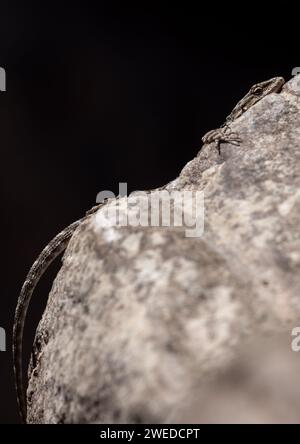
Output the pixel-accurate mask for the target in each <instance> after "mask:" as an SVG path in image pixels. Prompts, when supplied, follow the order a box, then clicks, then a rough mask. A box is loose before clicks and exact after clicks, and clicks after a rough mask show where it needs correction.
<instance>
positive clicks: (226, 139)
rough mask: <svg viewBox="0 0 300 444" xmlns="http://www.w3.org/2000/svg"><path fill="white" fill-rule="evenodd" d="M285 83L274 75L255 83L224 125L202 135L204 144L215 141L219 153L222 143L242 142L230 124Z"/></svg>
mask: <svg viewBox="0 0 300 444" xmlns="http://www.w3.org/2000/svg"><path fill="white" fill-rule="evenodd" d="M283 84H284V79H283V77H274V78H272V79H269V80H265V81H264V82H260V83H257V84H255V85H253V86H252V87H251V88H250V90H249V91H248V93H247V94H246V95H245V96H244V97H243V98H242V99H241V100H240V101H239V102H238V103H237V104H236V106H235V107H234V108H233V110H232V111H231V113H230V114H229V115H228V116H227V117H226V120H225V122H224V123H223V125H221V126H220V128H217V129H214V130H211V131H208V132H207V133H206V134H205V135H204V136H203V137H202V142H203V143H204V144H209V143H213V142H215V143H216V146H217V149H218V151H219V154H221V149H220V144H221V143H231V144H233V145H238V144H239V143H240V142H241V139H240V137H239V136H238V135H237V134H236V133H234V132H232V131H231V130H230V124H231V123H232V122H234V121H235V120H236V119H238V118H239V117H240V116H241V115H243V114H244V113H245V112H246V111H247V110H248V109H249V108H251V107H252V106H253V105H255V104H256V103H257V102H259V101H260V100H261V99H263V98H264V97H265V96H267V95H268V94H271V93H277V92H279V91H280V90H281V88H282V86H283Z"/></svg>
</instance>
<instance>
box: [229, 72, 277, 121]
mask: <svg viewBox="0 0 300 444" xmlns="http://www.w3.org/2000/svg"><path fill="white" fill-rule="evenodd" d="M283 85H284V78H283V77H273V79H270V80H265V81H264V82H260V83H257V84H256V85H253V86H252V87H251V88H250V90H249V92H248V93H247V94H246V95H245V96H244V97H243V98H242V100H240V101H239V102H238V104H237V105H236V106H235V107H234V109H233V110H232V112H231V114H230V115H229V116H228V117H227V119H226V120H227V121H232V120H235V119H237V118H238V117H240V116H241V115H242V114H244V112H246V111H247V110H248V109H249V108H251V106H253V105H255V103H257V102H259V101H260V100H261V99H263V98H264V97H265V96H267V95H268V94H271V93H277V92H279V91H280V90H281V88H282V86H283Z"/></svg>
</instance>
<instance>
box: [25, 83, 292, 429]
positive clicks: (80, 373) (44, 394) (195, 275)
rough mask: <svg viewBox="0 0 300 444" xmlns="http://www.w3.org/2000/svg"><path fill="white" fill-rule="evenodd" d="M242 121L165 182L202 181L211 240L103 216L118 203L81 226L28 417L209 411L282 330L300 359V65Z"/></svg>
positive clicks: (41, 346) (52, 308) (58, 289)
mask: <svg viewBox="0 0 300 444" xmlns="http://www.w3.org/2000/svg"><path fill="white" fill-rule="evenodd" d="M232 129H233V130H234V131H236V132H238V134H239V135H240V137H241V138H242V143H241V144H240V145H239V146H233V145H230V144H222V145H221V155H219V154H218V151H217V150H216V149H215V146H214V145H213V144H210V145H205V146H204V147H203V149H202V150H201V151H200V152H199V154H198V155H197V157H196V158H195V159H193V160H192V161H190V162H189V163H188V164H187V165H186V166H185V167H184V168H183V170H182V172H181V174H180V176H179V177H178V178H177V179H176V180H174V181H173V182H171V183H170V184H168V185H167V186H166V187H165V189H166V190H169V191H171V190H178V191H184V190H194V191H203V192H204V198H205V229H204V234H203V236H202V237H199V238H195V237H194V238H188V237H186V236H185V234H184V229H183V228H181V227H172V226H171V227H146V226H143V227H141V226H137V227H133V226H124V227H120V226H110V225H109V224H106V226H105V224H103V220H105V221H107V219H109V208H110V207H111V208H112V207H113V206H114V205H115V201H113V200H111V201H109V202H108V203H107V204H106V205H105V206H104V207H103V208H101V209H100V210H99V211H98V213H97V214H96V215H93V216H92V217H91V218H90V219H89V220H88V221H86V222H85V223H84V224H82V226H81V227H80V228H79V229H78V230H77V232H76V233H75V235H74V236H73V238H72V240H71V242H70V244H69V246H68V249H67V251H66V253H65V255H64V259H63V266H62V268H61V270H60V272H59V274H58V276H57V278H56V280H55V282H54V285H53V288H52V291H51V294H50V297H49V301H48V305H47V308H46V310H45V313H44V316H43V319H42V321H41V322H40V325H39V327H38V331H37V335H36V340H35V346H34V353H33V357H32V364H31V369H30V372H29V376H30V382H29V388H28V421H29V422H32V423H40V422H43V423H44V422H46V423H105V422H111V423H118V422H126V423H127V422H128V423H132V422H133V423H136V422H146V423H147V422H182V421H189V418H192V421H194V422H197V420H199V421H200V420H201V418H202V419H203V418H204V420H205V421H207V422H209V418H208V417H207V416H205V415H204V416H203V411H206V410H205V409H206V406H207V405H208V403H209V401H208V399H210V398H209V396H208V395H207V387H209V386H210V384H212V386H213V387H214V396H215V399H217V401H216V404H217V405H219V406H220V405H221V406H222V402H223V401H224V390H223V391H222V388H221V386H220V389H219V390H220V391H219V396H220V398H219V400H218V392H217V393H216V387H219V386H218V385H217V383H216V382H215V381H217V379H216V378H218V377H220V376H219V375H221V374H224V372H225V373H226V371H227V372H228V371H229V370H228V369H231V368H232V367H231V366H232V365H233V364H232V363H233V362H235V361H236V360H237V357H238V356H239V350H240V349H241V348H245V347H246V344H249V343H251V341H252V339H253V338H254V337H256V338H257V337H261V336H262V335H266V334H268V335H270V334H274V333H276V334H278V333H279V332H282V334H283V336H284V338H285V343H286V344H287V345H286V347H289V352H290V354H293V358H292V360H293V361H294V360H295V359H298V361H299V359H300V353H298V354H297V353H295V352H291V351H290V341H291V329H292V328H293V327H295V326H297V325H300V273H299V270H300V230H299V220H300V78H299V76H298V77H295V78H293V79H292V80H291V81H289V82H288V83H287V84H286V85H285V86H284V88H283V90H282V92H281V93H279V94H271V95H269V96H267V97H265V98H264V99H263V100H261V101H260V102H258V103H257V104H256V105H255V106H254V107H253V108H251V109H250V110H248V111H247V112H246V113H245V114H244V115H243V116H242V117H240V118H239V119H238V120H237V121H236V122H234V123H233V125H232ZM122 199H123V200H124V199H125V198H121V199H120V200H121V201H122ZM122 211H123V216H125V210H122ZM128 211H134V210H132V209H129V210H128ZM287 338H288V339H287ZM247 347H248V346H247ZM251 356H252V355H251ZM259 356H261V355H258V357H259ZM249 359H250V358H249ZM253 359H254V361H253V360H252V361H251V362H252V364H251V365H249V367H251V368H256V365H254V364H253V362H256V358H255V357H254V358H253ZM259 359H260V358H259ZM279 361H280V359H279ZM267 362H268V361H267ZM266 365H267V364H266ZM258 367H259V363H257V368H258ZM298 368H299V367H298ZM275 380H276V378H275ZM239 381H240V380H239ZM245 384H247V382H245ZM276 384H278V381H277V382H276ZM201 387H206V388H205V390H206V392H205V393H204V392H203V390H202V391H201ZM251 390H252V389H251ZM248 392H249V390H248V391H247V390H246V389H245V390H244V391H242V392H241V393H244V396H245V397H247V393H248ZM195 393H197V396H198V398H197V400H196V401H195ZM212 396H213V395H212ZM242 398H243V397H242ZM192 400H193V401H192ZM222 400H223V401H222ZM201 401H203V402H201ZM219 401H220V402H219ZM244 401H245V399H244ZM197 402H198V404H197ZM228 402H229V401H228ZM192 405H193V406H195V405H198V412H199V416H197V409H195V407H193V408H192V407H191V406H192ZM293 405H294V404H293ZM224 408H225V410H226V408H227V407H226V403H225V407H224ZM191 409H192V410H191ZM291 409H292V407H291ZM213 410H214V411H215V409H213ZM189 411H192V412H193V414H192V415H190V416H189V414H188V412H189ZM195 412H196V413H195ZM201 412H202V413H201ZM298 412H299V404H298ZM250 413H251V412H250ZM250 413H249V415H250V416H249V418H250V420H251V414H250ZM294 413H295V412H293V414H294ZM201 414H202V416H201ZM195 415H196V416H195ZM232 415H233V416H234V412H233V414H232ZM225 416H226V415H225ZM246 416H247V415H246ZM279 416H280V415H279ZM219 417H222V415H219ZM223 417H224V415H223ZM265 417H266V415H265V416H263V415H262V416H261V420H264V419H265ZM249 418H248V419H249ZM267 418H268V419H269V420H270V417H269V416H268V415H267ZM291 418H294V417H293V416H291V417H288V418H287V421H288V420H289V419H290V420H291ZM285 419H286V418H283V419H282V421H283V420H285ZM226 420H227V421H229V422H234V421H235V417H230V418H228V415H227V417H226V418H225V421H226ZM237 420H238V419H237ZM242 420H247V418H246V419H245V417H243V418H242ZM255 420H256V421H259V418H257V417H255ZM299 420H300V415H299ZM212 421H213V419H212ZM279 421H280V420H279Z"/></svg>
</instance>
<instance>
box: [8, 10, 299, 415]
mask: <svg viewBox="0 0 300 444" xmlns="http://www.w3.org/2000/svg"><path fill="white" fill-rule="evenodd" d="M105 4H106V3H102V2H99V3H98V6H97V7H95V6H91V5H89V6H87V4H82V5H81V6H79V5H77V4H75V3H73V4H72V7H68V6H67V5H64V4H61V5H60V6H59V7H58V8H57V9H56V8H55V7H52V8H49V7H45V5H42V6H40V7H37V6H35V7H30V6H29V3H28V2H26V3H24V4H23V6H20V7H16V6H15V5H14V6H13V5H12V4H10V3H8V4H4V3H3V4H1V12H0V14H1V15H0V66H2V67H4V68H5V69H6V73H7V91H6V92H1V93H0V129H1V132H0V140H1V156H0V162H1V188H0V190H1V210H2V211H1V231H0V232H1V234H2V254H1V295H0V298H1V306H0V326H1V327H3V328H5V329H6V331H7V342H8V344H7V346H8V351H7V352H2V353H0V381H1V391H0V394H1V397H0V423H16V422H18V421H19V420H18V415H17V406H16V401H15V392H14V387H13V377H12V362H11V351H10V350H11V331H12V322H13V314H14V308H15V305H16V300H17V297H18V293H19V290H20V288H21V285H22V283H23V280H24V278H25V276H26V273H27V271H28V269H29V267H30V266H31V264H32V262H33V261H34V259H35V257H36V255H37V254H38V253H39V252H40V250H41V248H43V247H44V245H45V244H46V243H47V242H48V241H49V240H50V239H51V237H52V236H54V235H55V234H56V233H57V232H58V231H59V230H60V229H62V228H64V227H65V226H66V225H68V224H69V223H70V222H72V221H74V220H75V219H77V218H79V217H81V216H82V215H83V214H84V212H85V211H86V210H87V209H88V208H90V207H91V206H92V205H93V204H94V203H95V198H96V194H97V193H98V192H99V191H101V190H104V189H109V190H112V191H114V192H115V193H116V194H117V193H118V184H119V182H127V183H128V188H129V192H130V191H132V190H135V189H148V188H154V187H157V186H160V185H163V184H165V183H167V182H168V181H170V180H172V179H174V178H175V177H176V176H177V175H178V174H179V172H180V170H181V168H182V167H183V166H184V165H185V164H186V163H187V161H189V160H190V159H192V158H193V157H194V156H195V155H196V154H197V152H198V151H199V149H200V147H201V136H202V135H203V134H204V133H205V132H206V131H208V130H210V129H212V128H215V127H217V126H219V125H220V124H221V123H222V122H223V121H224V119H225V117H226V116H227V114H229V112H230V111H231V109H232V107H233V106H234V105H235V104H236V102H237V101H238V100H239V99H240V98H241V97H242V96H243V94H244V93H246V92H247V90H248V89H249V87H250V86H251V85H252V84H254V83H256V82H258V81H262V80H265V79H267V78H270V77H274V76H276V75H282V76H284V77H285V78H286V79H289V78H290V77H291V71H292V68H293V67H295V66H298V65H300V58H299V56H300V54H299V55H298V50H297V48H296V49H294V50H292V49H291V48H292V46H293V44H295V43H296V44H297V28H293V27H292V26H290V27H289V29H288V32H287V30H286V29H284V27H283V26H286V24H285V25H283V22H282V16H281V13H279V12H278V11H277V17H275V19H270V18H269V17H267V18H266V19H262V17H261V15H260V11H259V10H258V9H252V8H250V6H249V5H245V6H243V7H242V9H241V10H240V17H239V18H238V17H237V16H236V15H234V16H233V17H231V20H230V21H229V20H228V19H227V18H225V16H222V14H220V15H219V17H218V18H217V17H216V12H215V13H212V14H210V15H208V14H204V13H202V12H199V9H196V7H195V9H188V8H187V7H186V8H183V7H181V8H179V7H174V6H173V7H169V8H166V9H165V10H162V9H160V10H157V9H155V8H154V7H150V6H149V5H148V6H146V4H143V6H140V7H138V8H133V7H132V8H131V7H129V6H128V5H126V8H124V7H123V8H121V7H115V8H108V7H107V6H104V5H105ZM198 8H199V4H198ZM243 8H244V10H243ZM216 9H217V6H216ZM294 13H296V12H295V11H294ZM291 14H293V12H291ZM246 18H247V19H248V20H246ZM266 25H268V29H266ZM283 36H285V37H283ZM296 46H297V45H296ZM58 267H59V263H58V264H55V266H54V267H52V269H51V270H50V272H49V273H48V275H47V277H46V278H45V279H43V282H41V284H40V285H39V287H38V289H37V292H36V294H35V296H36V298H35V299H34V303H33V306H32V309H31V310H30V313H29V322H28V324H27V328H26V339H25V341H26V347H25V354H26V357H27V358H26V360H27V359H28V354H29V352H30V348H31V344H32V341H33V334H34V330H35V328H36V325H37V322H38V321H39V319H40V316H41V313H42V309H43V304H45V302H46V296H47V294H48V291H49V288H50V286H51V281H52V279H53V277H54V276H55V273H56V271H57V269H58Z"/></svg>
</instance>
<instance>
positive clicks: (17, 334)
mask: <svg viewBox="0 0 300 444" xmlns="http://www.w3.org/2000/svg"><path fill="white" fill-rule="evenodd" d="M283 84H284V79H283V78H282V77H274V78H272V79H270V80H266V81H264V82H261V83H258V84H256V85H254V86H252V87H251V89H250V90H249V92H248V93H247V94H246V95H245V96H244V97H243V98H242V99H241V100H240V101H239V102H238V103H237V105H236V106H235V107H234V108H233V110H232V111H231V113H230V114H229V115H228V116H227V118H226V120H225V123H224V124H223V125H222V126H221V127H220V128H218V129H215V130H211V131H209V132H208V133H206V134H205V135H204V136H203V137H202V141H203V143H204V144H208V143H213V142H216V144H217V147H218V150H219V153H220V144H221V143H222V142H223V143H233V144H238V143H239V142H240V138H239V137H238V135H236V134H235V133H233V132H230V126H229V125H230V124H231V123H232V122H233V121H235V120H236V119H237V118H239V117H240V116H241V115H242V114H244V113H245V112H246V111H247V110H248V109H249V108H250V107H252V106H253V105H255V104H256V103H257V102H258V101H259V100H261V99H262V98H264V97H265V96H267V95H268V94H271V93H276V92H279V91H280V89H281V87H282V86H283ZM102 205H103V203H100V204H99V205H96V206H95V207H93V208H92V209H91V210H89V211H87V213H86V215H85V216H84V217H83V218H81V219H79V220H77V221H75V222H73V223H72V224H71V225H69V226H68V227H66V228H65V229H64V230H63V231H61V232H60V233H59V234H57V235H56V236H55V237H54V238H53V239H52V240H51V241H50V243H49V244H48V245H47V246H46V247H45V248H44V249H43V250H42V252H41V253H40V255H39V256H38V258H37V260H36V261H35V262H34V264H33V265H32V267H31V269H30V270H29V272H28V274H27V277H26V279H25V282H24V284H23V286H22V289H21V292H20V295H19V298H18V302H17V307H16V311H15V319H14V327H13V365H14V374H15V385H16V391H17V399H18V405H19V411H20V416H21V419H22V421H23V422H24V423H25V422H26V415H27V404H26V392H25V388H24V384H23V367H22V344H23V332H24V324H25V320H26V314H27V310H28V306H29V303H30V301H31V298H32V294H33V291H34V289H35V287H36V285H37V284H38V282H39V280H40V278H41V277H42V276H43V274H44V273H45V271H46V270H47V268H48V267H49V265H50V264H51V263H52V262H53V261H54V260H55V259H56V258H57V257H58V256H59V255H60V254H61V253H62V252H63V251H64V250H65V249H66V247H67V245H68V243H69V241H70V239H71V237H72V235H73V233H74V231H75V230H76V228H77V227H79V226H80V225H81V224H82V222H84V221H85V220H86V219H87V218H88V217H89V216H90V215H91V214H93V213H95V212H96V211H97V210H98V208H100V207H101V206H102Z"/></svg>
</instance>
